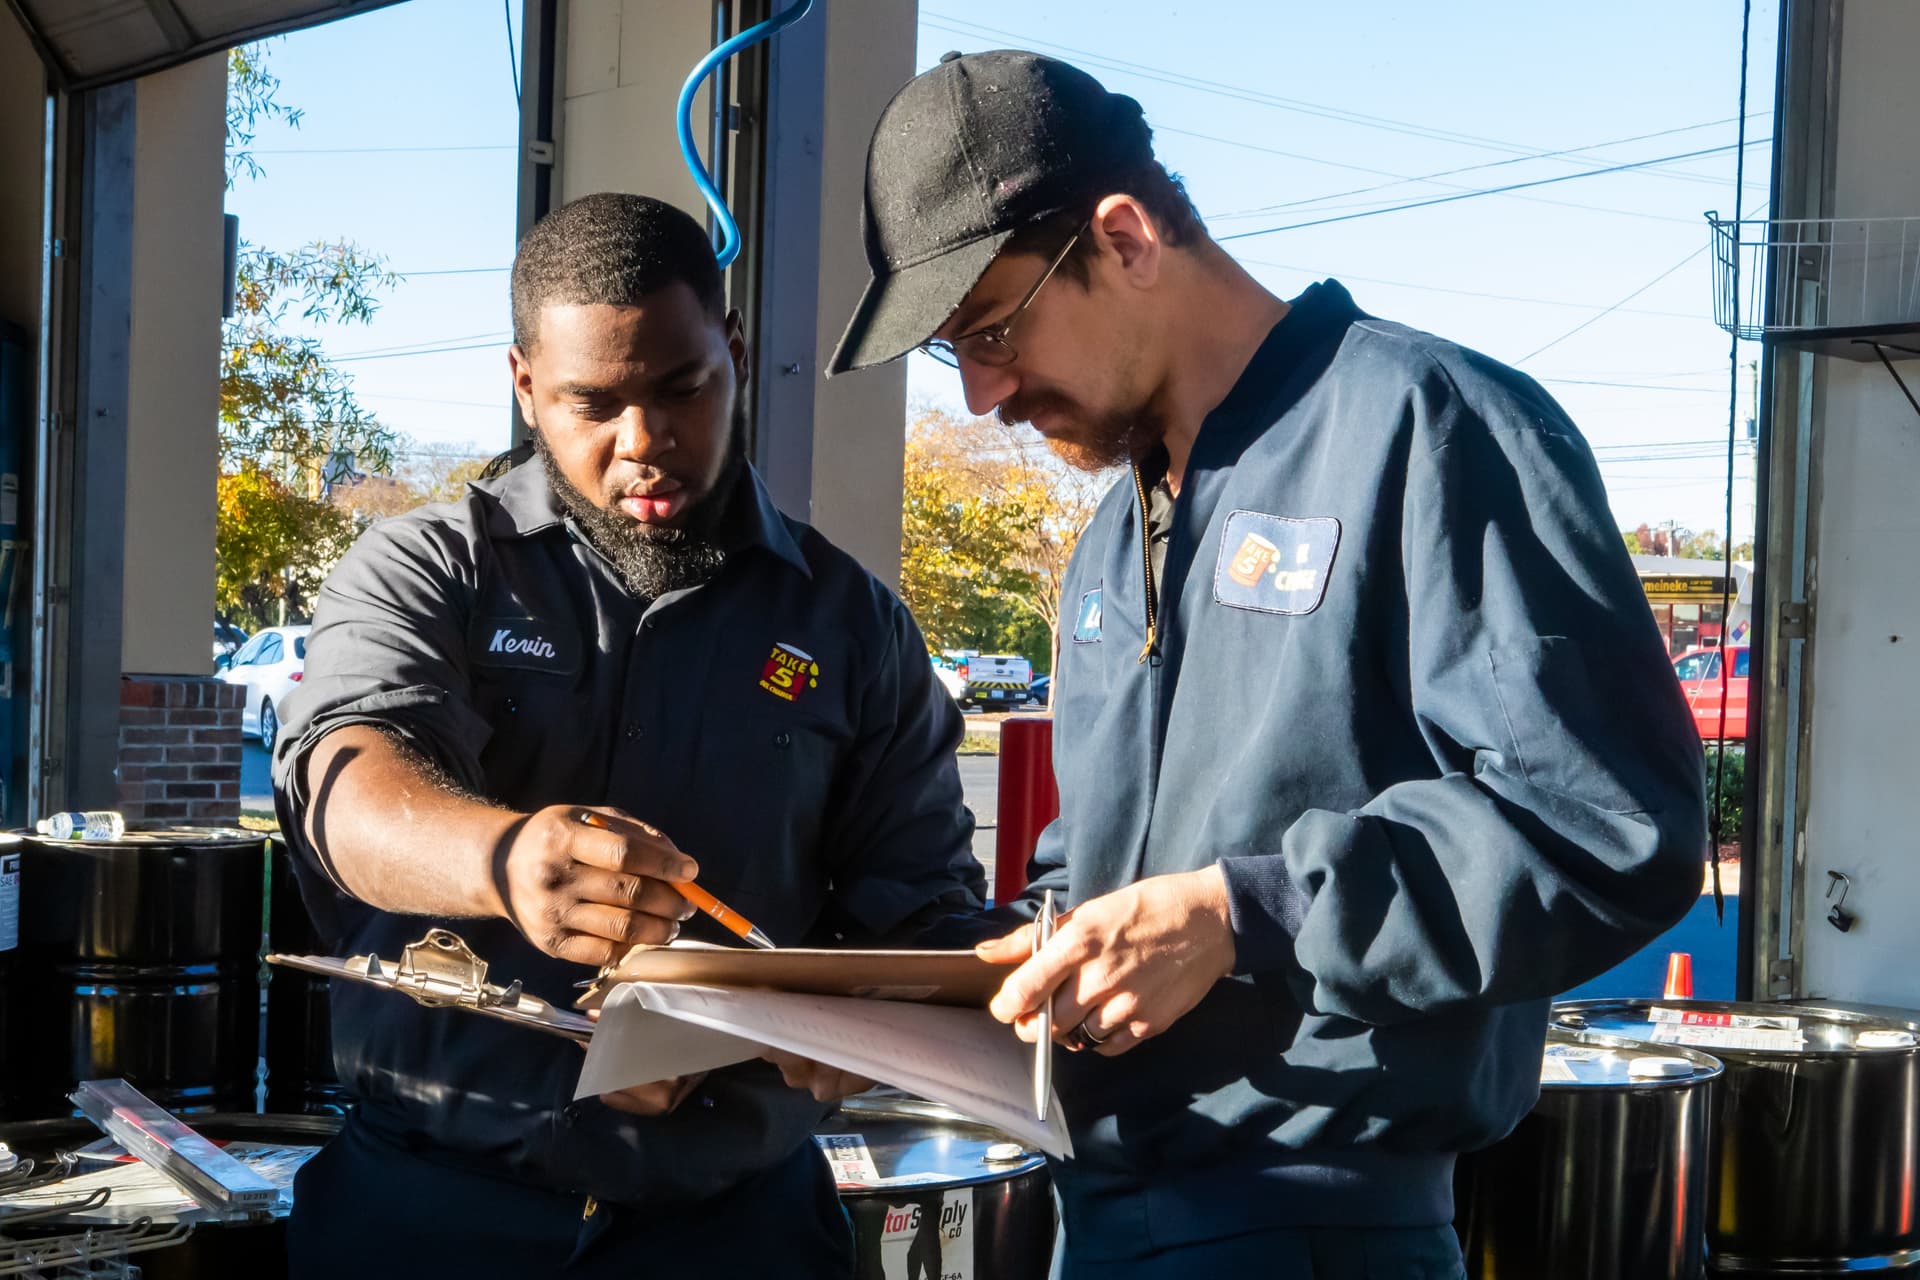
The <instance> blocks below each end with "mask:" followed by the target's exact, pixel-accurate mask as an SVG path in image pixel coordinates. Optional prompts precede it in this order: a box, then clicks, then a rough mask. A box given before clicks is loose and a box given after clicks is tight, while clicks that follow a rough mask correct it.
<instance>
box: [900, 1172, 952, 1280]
mask: <svg viewBox="0 0 1920 1280" xmlns="http://www.w3.org/2000/svg"><path fill="white" fill-rule="evenodd" d="M936 1207H937V1209H938V1213H939V1216H938V1217H937V1218H936V1217H935V1216H934V1215H935V1210H936ZM880 1274H881V1275H882V1276H884V1277H885V1280H922V1277H924V1278H925V1280H973V1192H972V1191H971V1190H968V1189H966V1188H962V1189H960V1190H958V1191H949V1192H947V1193H946V1194H945V1195H943V1196H941V1197H940V1200H939V1202H938V1204H937V1206H936V1204H935V1203H934V1202H933V1198H932V1197H931V1196H927V1197H924V1198H923V1202H913V1203H903V1204H897V1205H893V1204H890V1205H888V1206H887V1212H886V1217H885V1218H884V1219H883V1221H882V1226H881V1232H880Z"/></svg>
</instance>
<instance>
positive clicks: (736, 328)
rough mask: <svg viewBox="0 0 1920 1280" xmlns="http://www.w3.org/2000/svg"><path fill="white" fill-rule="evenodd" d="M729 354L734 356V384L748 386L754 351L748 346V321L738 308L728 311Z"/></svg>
mask: <svg viewBox="0 0 1920 1280" xmlns="http://www.w3.org/2000/svg"><path fill="white" fill-rule="evenodd" d="M727 354H729V355H731V356H732V357H733V379H734V384H735V385H736V386H742V387H744V386H746V385H747V378H748V377H749V373H748V370H749V369H751V368H752V366H753V352H752V350H751V349H750V348H749V347H748V346H747V322H746V320H745V319H744V318H743V317H742V316H741V314H740V311H739V309H738V308H735V309H734V310H732V311H729V312H727Z"/></svg>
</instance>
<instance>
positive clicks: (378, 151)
mask: <svg viewBox="0 0 1920 1280" xmlns="http://www.w3.org/2000/svg"><path fill="white" fill-rule="evenodd" d="M512 150H514V147H513V145H512V144H511V143H508V144H506V145H504V146H474V147H264V148H259V149H257V150H255V151H254V152H253V154H254V155H257V156H365V155H403V154H405V155H413V154H419V153H423V152H428V151H512Z"/></svg>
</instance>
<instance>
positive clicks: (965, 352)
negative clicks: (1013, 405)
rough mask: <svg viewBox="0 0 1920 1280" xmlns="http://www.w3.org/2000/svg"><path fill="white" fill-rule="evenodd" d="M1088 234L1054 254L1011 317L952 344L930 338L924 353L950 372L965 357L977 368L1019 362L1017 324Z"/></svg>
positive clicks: (1073, 238) (1082, 232) (1075, 237)
mask: <svg viewBox="0 0 1920 1280" xmlns="http://www.w3.org/2000/svg"><path fill="white" fill-rule="evenodd" d="M1086 230H1087V228H1086V227H1085V226H1082V227H1081V228H1080V229H1079V230H1078V231H1076V232H1074V233H1073V235H1071V236H1070V237H1068V239H1067V242H1066V243H1065V244H1064V245H1062V246H1060V252H1058V253H1056V254H1054V255H1053V261H1052V262H1049V263H1048V264H1047V269H1046V272H1045V274H1043V275H1042V276H1041V277H1040V278H1039V279H1038V280H1036V281H1034V282H1033V288H1031V289H1029V290H1027V296H1026V297H1024V298H1022V299H1020V305H1018V306H1016V307H1015V308H1014V309H1013V310H1012V311H1010V312H1008V313H1007V318H1006V319H1005V320H1002V321H1000V322H999V323H998V324H990V325H987V326H985V327H984V328H979V329H975V330H974V331H973V332H972V333H963V334H961V335H960V336H959V337H957V338H955V339H953V341H951V342H949V341H947V339H945V338H928V339H927V340H926V341H925V342H923V343H921V344H920V349H921V350H922V351H924V352H926V353H927V354H928V355H930V356H932V357H933V358H934V359H935V360H938V361H939V362H940V363H941V364H944V365H946V366H947V367H948V368H950V369H958V368H959V367H960V357H961V356H965V357H966V358H967V359H969V360H971V361H973V362H974V363H975V364H983V365H986V366H988V367H989V368H994V369H1001V368H1005V367H1006V366H1007V365H1010V364H1012V363H1013V362H1014V361H1015V360H1018V359H1019V358H1020V353H1019V352H1018V351H1015V350H1014V349H1013V344H1012V343H1011V342H1008V341H1007V335H1008V334H1010V333H1012V332H1013V323H1014V321H1016V320H1018V319H1019V318H1020V316H1021V314H1022V313H1023V312H1025V311H1026V309H1027V308H1028V307H1030V306H1032V305H1033V300H1034V298H1035V297H1036V296H1038V294H1039V292H1040V289H1041V287H1042V286H1043V285H1045V284H1046V283H1047V281H1049V280H1051V279H1053V273H1054V272H1056V271H1058V270H1059V269H1060V264H1061V263H1063V262H1065V261H1066V260H1067V255H1068V254H1069V253H1072V252H1073V246H1074V245H1076V244H1078V243H1080V237H1081V236H1083V235H1085V234H1086Z"/></svg>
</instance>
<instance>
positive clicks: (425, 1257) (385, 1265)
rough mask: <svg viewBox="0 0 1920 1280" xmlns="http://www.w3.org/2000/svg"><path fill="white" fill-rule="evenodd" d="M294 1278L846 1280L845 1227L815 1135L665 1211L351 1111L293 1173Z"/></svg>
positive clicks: (290, 1236)
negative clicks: (466, 1157) (489, 1161)
mask: <svg viewBox="0 0 1920 1280" xmlns="http://www.w3.org/2000/svg"><path fill="white" fill-rule="evenodd" d="M293 1191H294V1199H293V1214H292V1217H291V1218H290V1219H289V1221H288V1223H287V1262H288V1275H289V1276H290V1277H291V1278H292V1280H387V1278H388V1277H392V1278H393V1280H420V1277H422V1276H436V1275H439V1276H458V1277H460V1280H491V1278H492V1277H500V1280H509V1278H511V1280H538V1278H540V1277H548V1276H551V1277H556V1278H560V1277H564V1280H613V1278H614V1277H619V1280H646V1278H647V1277H654V1276H659V1277H683V1276H699V1275H716V1276H742V1277H751V1276H782V1277H786V1276H792V1277H805V1278H807V1280H812V1278H813V1277H820V1278H821V1280H827V1278H829V1277H831V1278H833V1280H844V1278H845V1277H850V1276H851V1275H852V1274H853V1237H852V1232H851V1231H850V1229H849V1227H848V1224H847V1218H846V1214H845V1213H844V1212H843V1211H842V1210H841V1208H840V1200H839V1196H838V1195H837V1194H836V1192H835V1190H834V1184H833V1177H832V1174H831V1173H830V1172H829V1170H828V1168H827V1164H826V1161H825V1159H824V1158H822V1156H821V1155H820V1152H819V1151H818V1150H817V1149H815V1147H814V1145H813V1143H811V1142H809V1143H807V1144H805V1145H804V1146H803V1147H802V1148H801V1149H800V1150H798V1151H796V1152H795V1153H794V1154H793V1155H791V1156H789V1157H788V1158H787V1159H786V1160H784V1161H783V1162H781V1163H780V1164H778V1165H775V1166H774V1167H773V1168H771V1169H768V1170H766V1171H765V1172H764V1173H761V1174H758V1175H756V1176H755V1177H753V1178H750V1179H748V1180H747V1181H746V1182H744V1183H742V1184H741V1185H740V1186H738V1187H735V1188H733V1189H732V1190H731V1191H728V1192H726V1193H725V1194H723V1195H720V1196H716V1197H714V1198H713V1199H711V1200H706V1201H702V1202H699V1203H697V1204H692V1205H683V1206H678V1207H676V1208H673V1209H670V1210H662V1211H656V1212H648V1211H647V1210H645V1209H644V1208H635V1207H631V1206H622V1205H600V1206H597V1207H596V1208H595V1210H594V1212H593V1213H592V1214H591V1215H590V1216H588V1215H585V1214H584V1209H585V1207H586V1199H585V1197H583V1196H579V1195H566V1194H563V1193H560V1192H556V1191H548V1190H545V1189H542V1188H539V1187H532V1186H527V1185H525V1184H522V1183H516V1182H511V1181H508V1180H506V1179H502V1178H497V1177H492V1176H489V1175H487V1174H484V1173H480V1172H477V1171H474V1170H469V1169H461V1168H456V1167H453V1166H450V1165H446V1164H442V1163H439V1162H437V1161H434V1160H431V1159H428V1158H427V1157H425V1156H423V1155H420V1154H417V1153H415V1152H411V1151H408V1150H407V1149H406V1148H404V1147H402V1146H399V1145H397V1144H395V1143H393V1142H391V1141H389V1140H387V1139H385V1138H383V1137H382V1136H380V1135H378V1134H375V1133H372V1132H371V1131H369V1130H368V1128H367V1127H366V1126H365V1125H363V1124H360V1123H357V1122H356V1121H355V1120H353V1119H352V1118H349V1119H348V1121H347V1124H346V1127H345V1128H344V1129H342V1130H341V1132H340V1134H339V1136H338V1137H336V1138H335V1139H334V1140H333V1141H332V1142H330V1143H328V1144H327V1145H326V1147H325V1148H323V1149H322V1150H321V1151H320V1153H319V1154H317V1155H315V1156H314V1157H313V1158H312V1159H311V1160H309V1161H308V1162H307V1164H306V1166H305V1167H304V1168H302V1169H301V1170H300V1173H299V1175H298V1177H296V1178H295V1180H294V1188H293Z"/></svg>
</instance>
